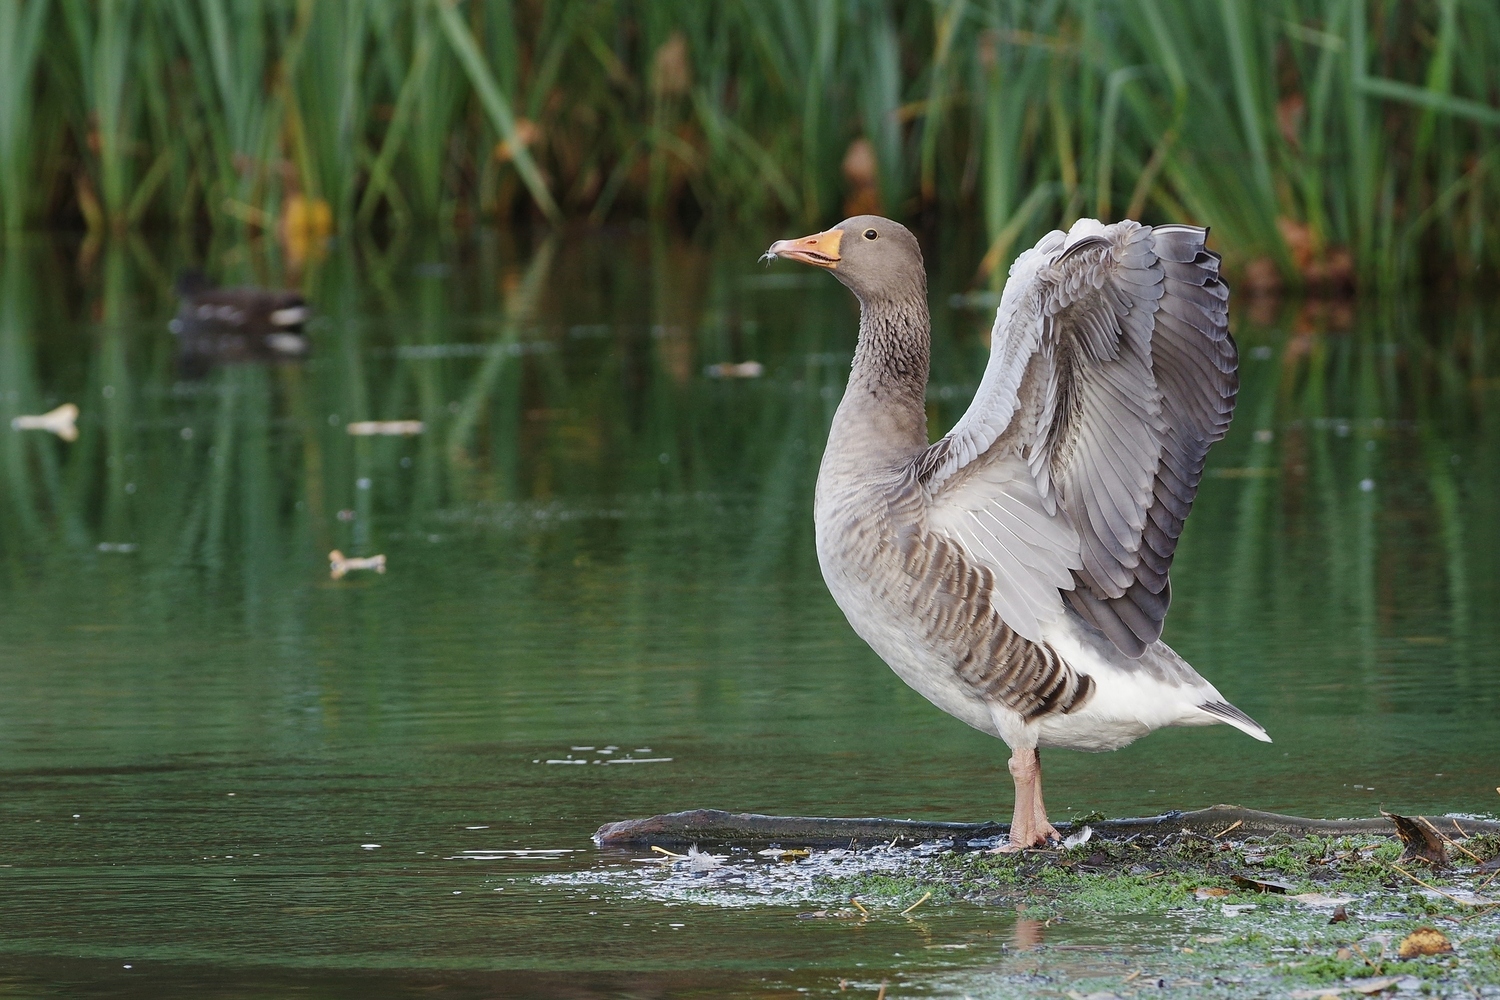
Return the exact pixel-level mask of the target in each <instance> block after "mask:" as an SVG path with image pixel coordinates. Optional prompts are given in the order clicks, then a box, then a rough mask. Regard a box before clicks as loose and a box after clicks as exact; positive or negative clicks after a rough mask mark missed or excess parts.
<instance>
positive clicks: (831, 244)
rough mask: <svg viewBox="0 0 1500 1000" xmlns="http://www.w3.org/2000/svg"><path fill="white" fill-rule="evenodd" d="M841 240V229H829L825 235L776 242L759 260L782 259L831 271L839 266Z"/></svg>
mask: <svg viewBox="0 0 1500 1000" xmlns="http://www.w3.org/2000/svg"><path fill="white" fill-rule="evenodd" d="M843 238H844V231H843V230H842V229H830V230H828V231H827V232H826V233H815V234H813V235H812V236H804V237H802V238H801V239H800V240H777V241H776V242H775V243H772V244H771V249H769V250H767V251H766V252H765V256H763V257H761V260H774V259H777V258H782V257H784V258H786V259H787V260H798V261H801V262H802V263H804V264H811V265H812V266H813V267H822V268H826V269H827V270H830V271H832V270H834V269H835V268H837V267H838V266H839V259H840V258H839V242H840V241H841V240H843Z"/></svg>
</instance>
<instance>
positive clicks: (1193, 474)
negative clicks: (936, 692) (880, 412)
mask: <svg viewBox="0 0 1500 1000" xmlns="http://www.w3.org/2000/svg"><path fill="white" fill-rule="evenodd" d="M1206 237H1207V231H1206V230H1203V229H1199V228H1197V227H1193V226H1157V227H1155V228H1149V227H1145V226H1141V225H1138V224H1137V223H1134V222H1121V223H1117V224H1115V225H1112V226H1101V225H1100V224H1099V223H1097V222H1094V221H1092V220H1083V221H1081V222H1079V223H1078V224H1077V225H1075V226H1074V227H1073V230H1072V232H1071V233H1068V234H1066V235H1065V234H1063V233H1061V232H1054V233H1050V234H1048V236H1046V237H1044V238H1043V239H1042V241H1041V242H1040V243H1038V244H1037V246H1036V247H1035V248H1034V249H1032V250H1029V251H1027V252H1026V253H1025V254H1022V255H1021V257H1020V258H1018V259H1017V261H1016V264H1015V266H1014V267H1012V268H1011V277H1010V280H1009V281H1008V282H1007V283H1006V287H1005V293H1004V295H1003V296H1002V297H1001V302H1000V309H999V313H998V315H997V317H996V321H995V328H994V333H993V339H992V344H991V354H990V362H989V365H988V367H987V368H986V369H985V374H984V379H983V381H982V382H981V384H980V387H979V391H978V393H976V395H975V398H974V402H973V404H972V405H971V406H970V408H969V411H968V412H967V413H966V414H964V417H963V419H961V420H960V421H959V422H958V424H957V425H956V426H955V427H954V428H953V431H952V432H951V433H950V434H948V435H947V436H946V437H944V438H943V439H942V440H940V441H938V442H937V443H936V444H934V445H932V446H931V447H930V448H929V449H927V451H926V452H924V453H923V454H922V456H921V457H920V458H919V459H918V464H917V469H916V472H917V475H918V477H919V478H920V479H921V480H922V481H923V482H924V484H925V485H926V487H927V489H928V491H929V495H930V496H931V498H932V507H931V512H930V523H931V524H932V527H933V530H935V531H938V532H939V533H941V534H944V535H946V536H947V537H950V538H952V539H953V540H954V541H957V542H958V543H960V544H961V545H963V546H964V547H965V549H966V550H968V551H969V553H970V554H971V555H972V556H974V557H975V558H976V559H979V560H980V561H982V562H984V563H986V564H987V565H990V566H991V568H992V569H995V570H996V574H997V579H996V587H997V588H1000V587H1006V588H1007V589H1009V587H1010V586H1012V585H1013V586H1015V587H1016V588H1017V593H1015V594H1007V595H1005V596H1004V599H1003V600H996V601H994V603H995V606H996V608H997V610H999V611H1000V613H1001V616H1002V617H1003V618H1004V619H1005V621H1006V624H1008V625H1010V627H1011V628H1012V629H1014V630H1015V631H1016V632H1018V633H1020V634H1021V635H1023V636H1025V637H1026V638H1029V639H1032V640H1033V641H1036V640H1038V639H1039V638H1040V631H1041V626H1042V625H1043V624H1044V623H1046V622H1047V621H1051V620H1055V619H1056V618H1058V617H1060V616H1061V614H1062V602H1063V600H1064V598H1066V599H1067V601H1068V602H1069V603H1071V604H1072V606H1073V607H1074V609H1075V610H1077V611H1078V613H1079V614H1080V615H1082V616H1083V617H1084V618H1085V619H1086V620H1087V621H1089V622H1091V623H1092V624H1094V625H1095V626H1096V627H1098V628H1099V629H1100V630H1101V631H1103V632H1104V633H1105V634H1106V635H1107V636H1109V638H1110V639H1111V641H1113V642H1114V644H1115V645H1116V646H1117V647H1118V648H1119V649H1120V650H1121V651H1122V652H1124V653H1126V654H1127V655H1129V656H1133V657H1134V656H1140V655H1141V654H1142V653H1143V652H1144V651H1145V649H1146V647H1147V646H1148V645H1150V644H1151V643H1152V642H1155V641H1156V640H1157V639H1158V638H1159V637H1160V636H1161V629H1162V622H1163V620H1164V619H1165V617H1166V613H1167V606H1168V604H1169V603H1170V601H1171V588H1170V586H1169V583H1168V571H1169V570H1170V568H1171V565H1172V556H1173V554H1174V552H1175V551H1176V548H1177V539H1178V537H1179V536H1180V535H1181V534H1182V525H1183V521H1184V520H1186V518H1187V515H1188V511H1189V509H1190V508H1191V507H1192V503H1193V498H1194V496H1195V495H1196V494H1197V491H1198V483H1199V480H1200V479H1201V478H1202V474H1203V463H1204V460H1205V458H1206V456H1207V454H1208V449H1209V446H1210V445H1211V444H1213V442H1215V441H1217V440H1219V439H1220V438H1222V437H1223V436H1224V432H1225V431H1226V430H1227V429H1228V427H1229V420H1230V417H1231V416H1232V414H1233V412H1234V400H1235V394H1236V393H1237V392H1238V388H1239V379H1238V376H1237V374H1236V369H1237V366H1238V356H1237V352H1236V349H1235V345H1234V340H1233V338H1231V337H1230V335H1229V327H1228V299H1229V289H1228V287H1227V286H1226V285H1225V284H1224V283H1223V281H1222V280H1221V279H1220V277H1219V257H1218V255H1217V254H1215V253H1213V252H1212V251H1210V250H1207V249H1206V248H1205V246H1204V241H1205V239H1206ZM997 522H998V524H999V526H1000V527H1001V528H1002V529H1009V530H1008V533H1007V531H1004V530H1000V531H997V530H996V523H997ZM1043 525H1045V527H1044V526H1043Z"/></svg>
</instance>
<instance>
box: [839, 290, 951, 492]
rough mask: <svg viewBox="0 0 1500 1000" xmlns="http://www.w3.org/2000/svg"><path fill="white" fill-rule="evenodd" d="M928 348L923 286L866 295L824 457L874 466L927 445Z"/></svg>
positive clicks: (901, 458) (928, 326) (893, 462)
mask: <svg viewBox="0 0 1500 1000" xmlns="http://www.w3.org/2000/svg"><path fill="white" fill-rule="evenodd" d="M930 353H931V320H930V319H929V317H928V313H927V295H926V290H925V288H921V287H917V288H913V289H912V290H911V291H910V292H909V293H908V294H906V295H903V296H901V297H899V298H895V299H875V300H866V299H863V298H862V299H861V301H860V310H859V345H858V347H856V348H855V350H854V366H853V369H852V370H851V371H850V373H849V386H848V388H847V389H846V390H845V391H844V399H843V402H841V403H840V404H839V409H838V413H837V414H835V416H834V420H833V427H832V434H831V436H830V439H829V452H828V453H827V454H826V455H825V461H832V462H834V463H836V464H838V465H844V464H846V463H847V464H848V465H849V466H850V467H851V468H860V469H864V470H872V469H873V468H875V467H879V466H887V467H891V466H896V465H899V464H900V463H903V462H905V461H907V460H909V459H910V458H911V457H912V456H914V455H915V454H916V453H917V452H919V451H921V450H922V449H923V448H925V447H927V406H926V402H925V397H926V392H927V370H928V364H929V354H930Z"/></svg>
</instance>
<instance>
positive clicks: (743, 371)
mask: <svg viewBox="0 0 1500 1000" xmlns="http://www.w3.org/2000/svg"><path fill="white" fill-rule="evenodd" d="M703 373H704V374H705V375H707V376H708V377H709V378H760V377H761V376H762V375H764V374H765V373H766V366H765V365H763V364H761V363H760V362H759V361H741V362H740V363H739V364H737V365H736V364H731V363H729V362H727V361H725V362H723V363H721V364H717V365H709V366H708V367H707V368H705V369H704V370H703Z"/></svg>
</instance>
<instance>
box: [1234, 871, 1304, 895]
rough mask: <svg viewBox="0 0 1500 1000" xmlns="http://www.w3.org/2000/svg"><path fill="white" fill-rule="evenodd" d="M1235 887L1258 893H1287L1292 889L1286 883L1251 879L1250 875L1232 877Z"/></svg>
mask: <svg viewBox="0 0 1500 1000" xmlns="http://www.w3.org/2000/svg"><path fill="white" fill-rule="evenodd" d="M1229 877H1230V878H1231V879H1233V880H1234V884H1235V885H1239V886H1244V887H1245V888H1246V889H1254V890H1255V891H1256V892H1276V893H1285V892H1287V891H1288V890H1290V889H1291V888H1292V886H1290V885H1288V884H1287V883H1285V882H1272V881H1269V880H1268V879H1262V878H1251V877H1250V876H1248V875H1231V876H1229Z"/></svg>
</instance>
